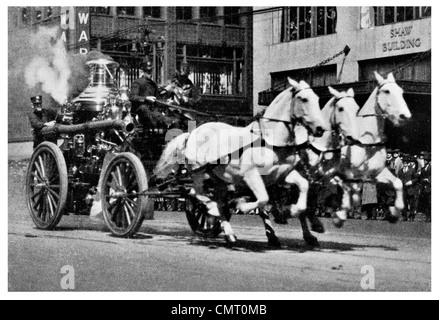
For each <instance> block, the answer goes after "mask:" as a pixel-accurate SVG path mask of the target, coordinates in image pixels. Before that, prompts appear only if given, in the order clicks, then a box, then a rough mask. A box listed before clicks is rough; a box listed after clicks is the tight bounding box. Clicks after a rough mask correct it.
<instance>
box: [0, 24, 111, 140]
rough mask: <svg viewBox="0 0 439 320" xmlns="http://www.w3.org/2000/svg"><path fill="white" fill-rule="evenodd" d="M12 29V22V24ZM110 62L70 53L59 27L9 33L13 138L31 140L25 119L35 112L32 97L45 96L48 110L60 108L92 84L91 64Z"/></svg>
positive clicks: (99, 55)
mask: <svg viewBox="0 0 439 320" xmlns="http://www.w3.org/2000/svg"><path fill="white" fill-rule="evenodd" d="M10 26H11V22H10ZM99 58H106V59H111V58H110V57H108V56H105V55H103V54H102V53H100V52H96V51H91V52H90V53H89V54H88V55H86V56H85V55H81V54H78V53H73V52H68V51H66V49H65V44H64V43H63V41H62V39H61V29H60V28H59V27H54V28H46V27H40V28H39V29H38V30H37V31H32V30H30V29H28V28H26V29H16V28H11V27H10V28H9V29H8V111H9V112H8V119H9V121H8V127H9V129H8V131H9V135H10V137H13V138H14V139H19V138H18V137H20V136H21V137H23V139H24V138H25V137H29V136H30V127H29V126H23V116H24V115H26V114H27V113H28V112H31V111H32V109H31V102H30V100H29V99H30V97H32V96H35V95H42V96H43V105H44V107H49V108H58V107H59V106H60V104H63V103H64V102H65V101H66V99H71V98H74V97H76V96H78V95H79V94H80V93H81V92H82V91H83V90H84V89H85V88H86V87H87V85H88V83H89V70H88V67H87V66H86V65H85V63H86V62H87V61H89V60H94V59H99Z"/></svg>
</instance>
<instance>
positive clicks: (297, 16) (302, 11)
mask: <svg viewBox="0 0 439 320" xmlns="http://www.w3.org/2000/svg"><path fill="white" fill-rule="evenodd" d="M336 26H337V8H336V7H289V8H286V9H284V10H283V12H282V29H281V41H282V42H289V41H295V40H302V39H308V38H311V37H316V36H323V35H328V34H333V33H335V32H336Z"/></svg>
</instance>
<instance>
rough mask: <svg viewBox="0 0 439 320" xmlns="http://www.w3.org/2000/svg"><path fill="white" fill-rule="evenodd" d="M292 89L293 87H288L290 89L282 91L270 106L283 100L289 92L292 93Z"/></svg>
mask: <svg viewBox="0 0 439 320" xmlns="http://www.w3.org/2000/svg"><path fill="white" fill-rule="evenodd" d="M291 89H292V88H288V89H286V90H284V91H282V92H281V93H280V94H279V95H278V96H277V97H276V98H275V99H274V100H273V102H272V103H270V106H269V107H268V108H270V107H272V106H274V105H276V104H278V103H280V102H281V101H283V100H284V99H285V98H286V97H287V95H288V94H291ZM268 108H267V109H268Z"/></svg>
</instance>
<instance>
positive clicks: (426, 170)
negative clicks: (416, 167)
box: [419, 163, 431, 218]
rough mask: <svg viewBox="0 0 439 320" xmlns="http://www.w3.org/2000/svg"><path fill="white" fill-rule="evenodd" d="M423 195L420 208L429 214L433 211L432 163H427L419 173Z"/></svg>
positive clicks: (420, 199)
mask: <svg viewBox="0 0 439 320" xmlns="http://www.w3.org/2000/svg"><path fill="white" fill-rule="evenodd" d="M419 181H420V184H421V195H420V198H419V210H420V211H421V212H423V213H425V214H426V215H427V218H429V215H430V213H431V163H428V164H426V165H425V166H424V167H423V168H422V169H421V173H420V175H419Z"/></svg>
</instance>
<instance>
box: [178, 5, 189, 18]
mask: <svg viewBox="0 0 439 320" xmlns="http://www.w3.org/2000/svg"><path fill="white" fill-rule="evenodd" d="M177 20H192V7H177Z"/></svg>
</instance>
